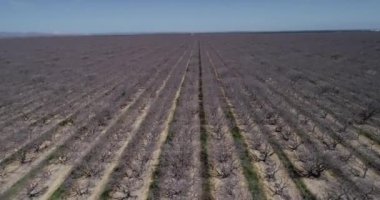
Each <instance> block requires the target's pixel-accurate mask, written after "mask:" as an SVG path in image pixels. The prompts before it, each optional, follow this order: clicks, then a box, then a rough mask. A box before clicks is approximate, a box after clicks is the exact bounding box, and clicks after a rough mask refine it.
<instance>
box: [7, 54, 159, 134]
mask: <svg viewBox="0 0 380 200" xmlns="http://www.w3.org/2000/svg"><path fill="white" fill-rule="evenodd" d="M154 53H157V50H156V51H154V52H149V53H147V54H148V55H149V54H154ZM131 59H133V58H129V60H131ZM104 69H106V68H104ZM104 69H103V70H104ZM99 73H105V74H106V75H105V76H106V77H112V75H118V76H115V77H113V79H115V80H116V79H117V78H120V77H121V74H117V72H115V71H110V70H106V71H105V72H99ZM109 83H112V82H111V81H110V80H107V83H105V84H104V83H103V85H108V84H109ZM72 84H76V83H72ZM99 85H100V86H96V87H94V88H90V89H87V91H88V92H86V93H84V94H83V95H79V96H77V95H78V93H80V92H81V91H74V90H73V91H71V92H69V93H67V94H65V97H64V98H66V99H69V101H65V102H63V103H62V104H61V105H60V106H58V107H55V108H53V109H52V111H51V112H50V113H49V114H47V115H52V113H57V112H58V111H59V110H61V109H62V108H63V107H65V106H67V105H70V104H73V103H74V102H76V101H78V100H81V99H82V98H83V97H85V96H86V95H89V94H91V93H93V92H94V91H97V90H98V89H100V88H101V87H102V85H101V84H99ZM68 87H71V86H68ZM48 92H50V93H52V91H48ZM33 96H36V97H37V99H36V100H35V101H36V102H38V101H39V99H40V98H44V97H45V96H44V95H42V96H41V95H36V94H33ZM71 96H74V97H71ZM60 99H62V96H58V97H54V98H53V100H50V99H49V101H47V102H42V103H40V104H37V105H36V106H35V107H32V108H31V109H29V110H28V111H24V110H23V111H22V112H20V113H19V114H17V115H15V116H11V117H9V116H7V115H4V118H7V119H6V120H3V122H1V125H0V126H1V127H2V129H4V128H5V127H4V126H6V125H10V124H12V123H14V121H15V120H17V119H20V118H21V117H23V116H28V115H30V114H35V113H34V112H36V111H37V110H41V108H42V109H46V106H49V105H51V104H54V103H57V102H59V100H60ZM33 103H34V102H33ZM26 106H28V104H25V105H23V106H20V108H16V109H22V108H24V107H26ZM14 109H15V108H12V110H14ZM0 115H1V114H0ZM46 117H47V116H41V117H40V118H41V119H44V118H46ZM2 118H3V116H2V117H1V118H0V121H1V119H2ZM41 119H38V120H36V122H39V121H41ZM36 122H32V124H34V123H36Z"/></svg>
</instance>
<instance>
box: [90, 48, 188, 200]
mask: <svg viewBox="0 0 380 200" xmlns="http://www.w3.org/2000/svg"><path fill="white" fill-rule="evenodd" d="M184 55H185V54H184ZM184 55H182V56H181V58H180V59H179V60H178V62H177V63H176V64H175V68H176V67H177V65H178V64H179V63H180V62H181V60H182V59H183V56H184ZM173 71H174V68H173V69H172V70H171V71H170V73H169V75H168V77H167V78H166V79H165V81H164V83H163V84H162V85H161V87H160V88H159V89H158V90H157V91H156V94H155V97H154V98H153V100H152V101H150V103H149V104H148V105H147V107H145V108H144V110H143V112H142V114H141V115H140V116H139V117H138V120H137V121H136V122H135V124H134V125H133V129H132V131H131V133H130V134H131V135H130V136H129V137H128V138H127V139H126V140H125V142H124V143H123V146H121V148H120V149H119V150H118V151H117V153H116V157H115V158H114V160H115V161H114V162H112V163H111V164H110V166H108V167H107V170H106V171H105V173H104V175H103V176H102V179H101V180H100V181H99V182H98V183H97V186H96V188H95V189H94V192H93V193H92V195H91V196H90V197H89V199H94V200H95V199H99V198H100V196H101V194H102V192H103V191H104V189H105V186H106V184H107V183H108V182H109V179H110V177H111V174H112V172H113V171H114V170H115V168H116V167H117V166H118V165H119V164H120V159H121V156H122V154H123V152H124V151H125V149H126V147H127V146H128V145H129V143H130V141H131V137H133V135H135V134H136V132H137V131H138V129H140V125H141V122H142V121H143V120H144V119H145V118H146V115H147V114H148V111H149V109H150V108H151V106H152V104H153V103H152V102H153V101H155V100H156V99H157V96H158V95H160V94H161V92H162V90H163V89H164V88H165V87H166V84H167V82H168V80H169V78H170V77H171V76H172V73H173Z"/></svg>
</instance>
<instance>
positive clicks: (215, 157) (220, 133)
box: [202, 51, 252, 199]
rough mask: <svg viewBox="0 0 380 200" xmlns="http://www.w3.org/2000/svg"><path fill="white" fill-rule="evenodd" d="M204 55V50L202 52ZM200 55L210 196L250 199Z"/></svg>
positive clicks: (222, 104)
mask: <svg viewBox="0 0 380 200" xmlns="http://www.w3.org/2000/svg"><path fill="white" fill-rule="evenodd" d="M202 54H203V55H205V52H203V51H202ZM203 55H202V71H203V72H202V79H203V81H202V85H203V91H204V98H203V100H204V110H205V114H206V120H207V133H209V134H208V136H209V137H208V139H207V148H208V151H207V153H208V158H209V164H210V178H209V180H210V185H211V198H212V199H252V195H251V192H250V189H249V185H248V182H247V180H246V178H245V176H244V175H245V174H244V171H243V166H242V163H241V160H240V155H239V151H238V150H237V149H236V146H235V143H234V138H233V134H232V128H233V127H232V126H231V125H232V124H231V121H230V119H229V118H228V116H227V115H228V112H227V110H226V104H225V102H224V100H223V97H222V93H221V91H220V89H219V87H218V83H217V80H216V78H215V76H214V74H213V72H212V67H211V66H210V63H209V61H208V59H207V56H203Z"/></svg>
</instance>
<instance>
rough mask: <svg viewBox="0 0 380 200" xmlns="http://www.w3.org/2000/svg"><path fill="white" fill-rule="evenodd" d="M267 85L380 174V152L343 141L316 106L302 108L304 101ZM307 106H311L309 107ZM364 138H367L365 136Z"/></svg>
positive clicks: (268, 84)
mask: <svg viewBox="0 0 380 200" xmlns="http://www.w3.org/2000/svg"><path fill="white" fill-rule="evenodd" d="M256 76H258V75H256ZM257 79H258V80H259V81H260V82H262V83H265V81H264V80H263V79H262V78H260V77H257ZM266 84H267V86H268V89H270V91H272V92H273V93H274V94H275V95H278V96H280V97H281V98H283V99H284V102H283V103H288V104H290V105H291V106H292V107H293V108H295V109H296V110H297V112H299V113H300V114H302V115H304V116H306V117H307V118H309V119H311V120H312V121H311V122H309V123H313V125H316V126H317V128H318V129H319V130H320V131H322V132H324V133H329V134H328V137H330V138H331V139H332V140H335V141H340V142H338V143H340V144H342V145H343V146H345V148H347V149H349V150H350V151H352V152H353V153H354V154H355V156H357V157H358V158H359V159H360V160H361V161H362V162H363V163H365V164H367V165H369V166H370V167H371V168H373V169H374V172H375V173H377V174H378V175H379V174H380V171H379V169H380V164H379V161H377V159H376V157H379V153H378V151H377V152H376V151H375V149H368V148H367V151H364V150H365V149H364V150H363V149H361V148H360V146H359V145H357V144H355V143H354V142H353V141H350V140H344V139H342V136H340V135H339V134H338V133H337V131H335V130H334V129H333V128H332V127H335V126H336V124H331V123H328V122H324V121H322V119H320V117H319V116H317V115H316V113H318V112H317V111H318V108H314V104H312V103H309V104H306V105H305V106H301V105H299V104H304V103H305V102H304V101H300V102H298V103H297V102H294V101H293V100H292V99H291V98H289V97H288V96H287V95H285V94H283V93H282V92H281V91H278V89H277V88H274V87H273V86H272V85H271V83H270V81H269V82H268V83H266ZM307 105H309V106H307ZM306 107H307V108H313V109H315V110H316V111H315V112H310V111H308V110H306V109H305V108H306ZM338 130H339V127H338ZM351 131H354V130H351ZM348 133H349V132H348ZM363 137H365V136H363ZM368 139H370V138H368ZM361 142H363V141H361ZM367 146H369V145H368V144H367Z"/></svg>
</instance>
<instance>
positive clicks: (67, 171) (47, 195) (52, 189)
mask: <svg viewBox="0 0 380 200" xmlns="http://www.w3.org/2000/svg"><path fill="white" fill-rule="evenodd" d="M185 53H186V52H185ZM185 53H184V54H183V55H182V56H181V57H180V59H179V60H178V61H177V64H176V65H175V67H174V68H176V67H177V65H178V63H179V62H180V61H181V60H182V58H183V56H184V55H185ZM174 68H173V69H174ZM170 75H171V73H170V74H169V76H168V77H167V79H165V81H164V82H163V84H162V85H161V87H160V88H159V90H158V91H157V92H156V96H157V95H158V94H160V92H161V91H162V89H163V88H164V87H165V85H166V83H167V80H168V79H169V78H170ZM142 93H143V92H141V93H140V95H139V96H141V95H142ZM136 100H138V99H136ZM135 103H136V101H133V102H132V103H130V104H129V106H128V108H126V110H123V111H122V113H121V114H120V115H118V116H117V117H116V118H115V121H113V122H111V123H110V124H109V126H108V128H106V129H105V130H104V131H103V132H102V133H101V135H99V136H97V138H96V139H95V141H94V142H93V143H92V145H91V146H90V147H89V148H87V149H86V151H85V152H84V153H83V154H82V156H81V157H80V158H78V159H77V160H78V162H76V163H78V164H79V162H80V161H81V160H82V159H83V157H84V156H86V155H87V154H88V153H89V152H90V151H91V149H93V148H94V147H95V146H97V145H99V143H100V142H102V140H101V139H102V138H104V135H105V134H107V133H109V132H108V131H109V130H110V128H111V127H113V126H115V125H116V124H117V123H118V122H119V121H121V120H122V116H123V115H124V114H125V112H126V111H127V110H128V109H129V108H130V107H131V106H132V105H133V104H135ZM151 104H152V103H150V105H151ZM150 105H148V108H146V109H144V112H143V114H142V115H141V116H139V117H138V119H137V121H136V123H135V124H134V125H133V130H132V132H131V134H132V135H133V134H134V133H135V132H136V130H137V129H138V128H139V126H140V124H141V122H142V121H143V120H144V118H145V116H146V114H147V110H149V107H150ZM129 141H130V138H128V139H127V141H125V143H124V144H123V146H122V148H121V149H119V150H118V151H117V153H116V161H117V162H118V161H119V160H120V157H121V155H122V152H123V151H124V149H125V148H126V147H127V145H128V144H129ZM117 164H118V163H113V164H111V166H109V168H108V169H107V172H106V174H105V176H104V178H105V180H101V181H100V182H99V183H100V184H101V186H100V188H96V189H95V194H94V198H95V199H97V198H98V197H99V195H100V194H101V191H99V190H101V189H103V188H104V185H105V183H106V182H107V180H108V178H109V175H110V172H112V171H113V170H114V168H115V167H116V166H117ZM75 167H76V165H71V166H69V167H67V168H66V169H65V170H64V171H63V172H60V177H62V178H61V179H57V180H55V181H54V182H53V184H52V185H53V186H52V187H49V189H48V191H47V192H46V193H45V194H44V195H43V196H42V197H41V199H49V198H50V197H51V196H52V194H53V193H54V192H55V191H56V190H57V189H58V187H59V186H60V185H61V184H62V183H63V182H64V180H65V178H66V177H67V176H68V175H69V174H70V173H71V171H72V170H74V169H75ZM109 169H112V171H110V172H108V170H109ZM90 198H91V197H90Z"/></svg>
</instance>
